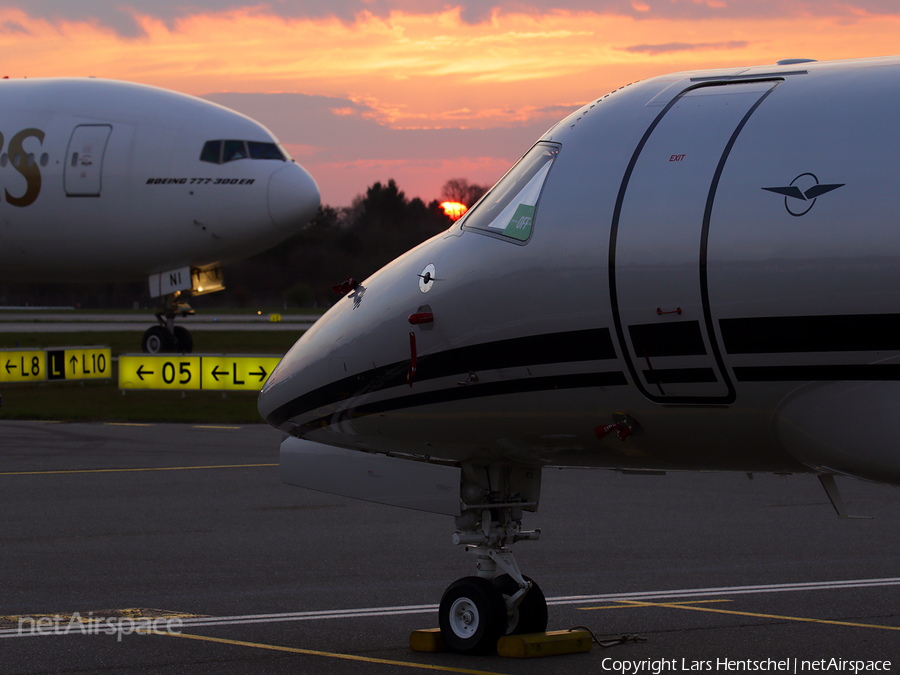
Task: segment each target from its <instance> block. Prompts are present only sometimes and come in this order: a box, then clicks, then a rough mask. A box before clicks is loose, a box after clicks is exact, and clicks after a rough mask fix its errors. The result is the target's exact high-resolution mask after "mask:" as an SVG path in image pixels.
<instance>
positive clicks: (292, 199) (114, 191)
mask: <svg viewBox="0 0 900 675" xmlns="http://www.w3.org/2000/svg"><path fill="white" fill-rule="evenodd" d="M318 206H319V190H318V188H317V187H316V184H315V182H314V181H313V179H312V177H311V176H310V175H309V174H308V173H307V172H306V171H305V170H304V169H303V168H302V167H301V166H299V165H298V164H296V163H295V162H294V161H293V160H292V159H291V158H290V156H289V155H288V153H287V151H286V150H285V149H284V148H283V147H282V146H281V144H280V143H279V142H278V140H277V139H276V138H275V137H274V136H273V135H272V133H271V132H270V131H269V130H268V129H266V128H265V127H263V126H262V125H261V124H259V123H257V122H255V121H254V120H252V119H250V118H248V117H246V116H244V115H241V114H239V113H236V112H234V111H232V110H229V109H227V108H224V107H222V106H219V105H216V104H214V103H210V102H208V101H204V100H201V99H199V98H195V97H192V96H186V95H184V94H178V93H175V92H172V91H166V90H164V89H158V88H155V87H148V86H143V85H138V84H131V83H127V82H115V81H110V80H100V79H94V78H71V79H69V78H65V79H22V80H2V81H0V278H2V279H4V280H8V281H58V282H75V281H140V280H142V279H143V280H147V281H149V284H150V295H151V297H153V298H155V299H157V302H158V303H159V309H158V310H157V319H158V321H159V325H156V326H153V327H151V328H150V329H148V330H147V332H146V333H145V334H144V339H143V348H144V350H145V351H151V352H157V351H162V352H165V351H186V352H189V351H191V348H192V340H191V336H190V333H189V332H188V331H187V330H185V329H184V328H183V327H182V326H175V325H174V320H175V317H176V316H177V315H179V314H181V315H185V314H187V313H188V312H190V311H191V310H190V308H189V307H188V305H187V304H186V303H185V299H186V298H188V297H190V296H191V295H200V294H204V293H209V292H212V291H216V290H221V289H222V288H224V285H223V280H222V273H221V267H222V265H225V264H227V263H229V262H233V261H235V260H239V259H241V258H245V257H247V256H249V255H253V254H254V253H258V252H260V251H263V250H265V249H267V248H270V247H271V246H274V245H275V244H277V243H279V242H281V241H282V240H284V239H286V238H287V237H289V236H290V235H291V234H293V233H295V232H296V231H297V229H298V228H299V227H300V226H301V225H304V224H305V223H306V222H307V221H308V220H309V219H310V218H311V217H312V216H313V215H314V214H315V212H316V209H317V208H318Z"/></svg>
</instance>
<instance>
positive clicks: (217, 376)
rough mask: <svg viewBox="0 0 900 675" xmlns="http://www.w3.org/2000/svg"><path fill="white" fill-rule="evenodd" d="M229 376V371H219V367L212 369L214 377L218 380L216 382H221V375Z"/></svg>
mask: <svg viewBox="0 0 900 675" xmlns="http://www.w3.org/2000/svg"><path fill="white" fill-rule="evenodd" d="M227 374H228V371H227V370H219V366H216V367H215V368H213V369H212V376H213V377H214V378H216V382H218V381H219V375H227Z"/></svg>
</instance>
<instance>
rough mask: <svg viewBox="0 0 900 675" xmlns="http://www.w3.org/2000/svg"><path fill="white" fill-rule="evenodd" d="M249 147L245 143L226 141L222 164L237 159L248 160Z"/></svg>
mask: <svg viewBox="0 0 900 675" xmlns="http://www.w3.org/2000/svg"><path fill="white" fill-rule="evenodd" d="M247 156H248V155H247V146H246V145H245V144H244V141H225V151H224V152H223V153H222V163H223V164H224V163H225V162H231V161H234V160H236V159H247Z"/></svg>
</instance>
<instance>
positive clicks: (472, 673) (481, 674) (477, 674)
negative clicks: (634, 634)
mask: <svg viewBox="0 0 900 675" xmlns="http://www.w3.org/2000/svg"><path fill="white" fill-rule="evenodd" d="M154 634H155V635H165V636H167V637H180V638H187V639H189V640H202V641H204V642H218V643H220V644H225V645H237V646H238V647H254V648H256V649H268V650H270V651H275V652H288V653H291V654H304V655H306V656H323V657H326V658H331V659H343V660H344V661H361V662H363V663H379V664H383V665H388V666H402V667H404V668H419V669H422V670H436V671H440V672H443V673H465V674H466V675H503V674H502V673H494V672H490V671H486V670H468V669H466V668H451V667H448V666H436V665H432V664H430V663H414V662H412V661H394V660H392V659H376V658H373V657H371V656H357V655H355V654H338V653H336V652H321V651H317V650H315V649H300V648H299V647H282V646H281V645H267V644H263V643H260V642H245V641H244V640H229V639H227V638H216V637H209V636H207V635H194V634H191V633H160V632H157V633H154Z"/></svg>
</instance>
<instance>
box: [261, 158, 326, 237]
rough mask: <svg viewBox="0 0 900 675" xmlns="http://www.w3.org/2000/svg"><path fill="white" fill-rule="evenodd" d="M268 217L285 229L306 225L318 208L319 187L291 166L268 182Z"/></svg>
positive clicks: (280, 171)
mask: <svg viewBox="0 0 900 675" xmlns="http://www.w3.org/2000/svg"><path fill="white" fill-rule="evenodd" d="M268 198H269V215H270V216H271V217H272V222H274V223H275V225H276V226H277V227H279V228H282V229H290V228H292V227H299V226H301V225H305V224H306V223H308V222H309V220H310V219H311V218H312V217H313V216H314V215H315V214H316V210H317V209H318V208H319V186H318V185H316V181H314V180H313V177H312V176H310V175H309V173H308V172H307V171H306V169H304V168H303V167H302V166H300V165H299V164H294V163H290V164H288V165H287V166H286V167H284V168H283V169H279V170H278V171H276V172H275V173H273V174H272V175H271V177H270V178H269V195H268Z"/></svg>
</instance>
